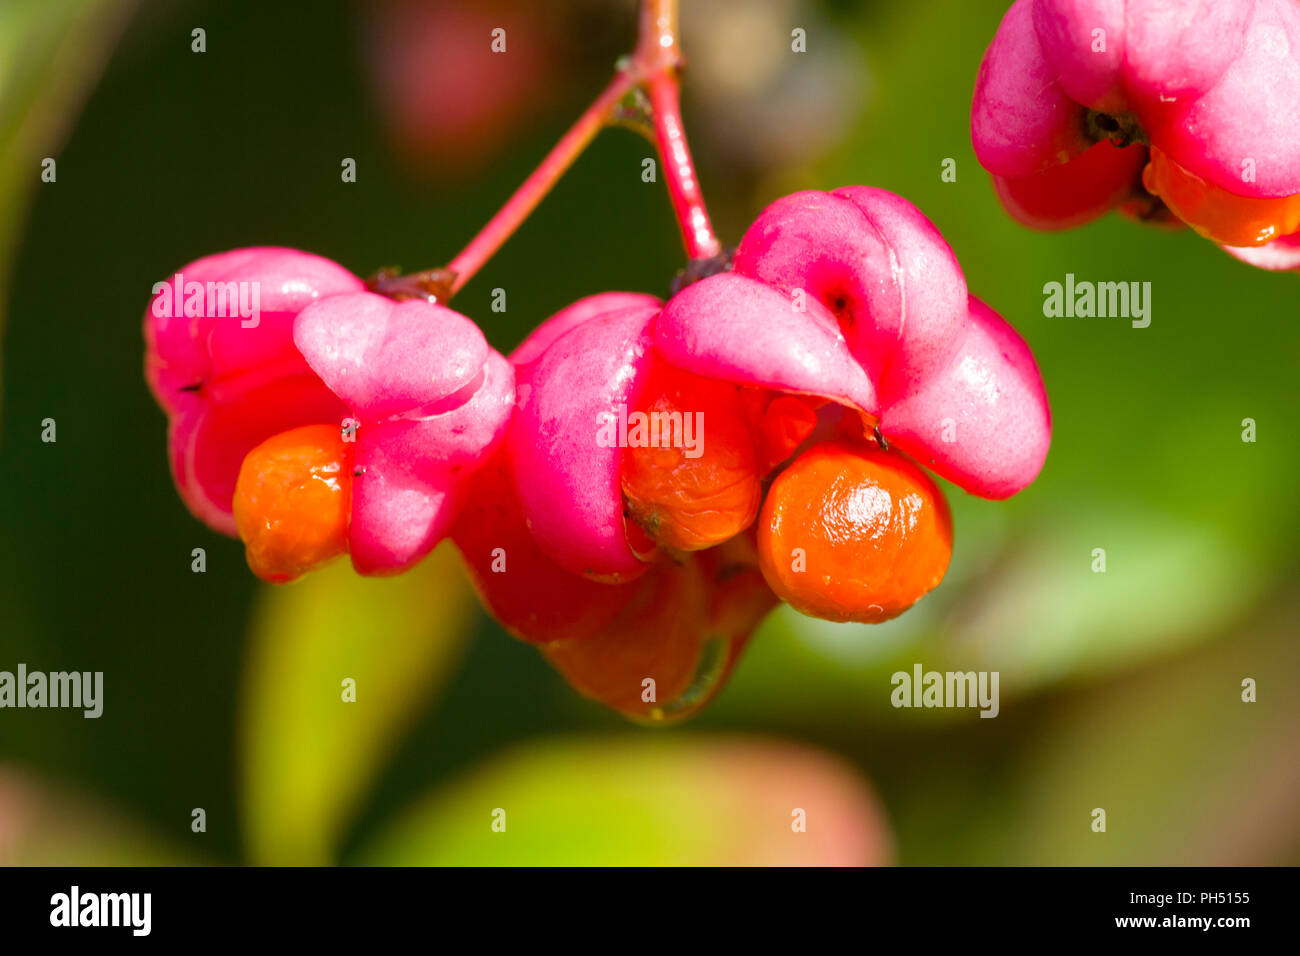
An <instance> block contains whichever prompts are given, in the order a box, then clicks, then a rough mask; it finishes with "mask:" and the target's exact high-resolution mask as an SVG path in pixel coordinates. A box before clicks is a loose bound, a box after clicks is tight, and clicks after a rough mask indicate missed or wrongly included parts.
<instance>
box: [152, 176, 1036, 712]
mask: <svg viewBox="0 0 1300 956" xmlns="http://www.w3.org/2000/svg"><path fill="white" fill-rule="evenodd" d="M731 266H732V268H731V269H729V270H728V269H726V268H725V267H722V266H720V267H719V269H720V270H721V271H718V272H717V273H716V274H712V275H708V276H707V277H705V278H700V279H698V280H696V281H693V282H690V283H689V284H687V285H686V286H685V287H684V288H682V289H680V290H679V291H678V292H677V293H676V294H675V295H673V296H672V297H671V298H670V299H669V300H668V301H667V302H666V303H664V302H660V301H659V300H658V299H656V298H653V297H651V296H647V295H639V294H631V293H606V294H601V295H595V296H591V297H589V298H586V299H583V300H581V301H579V302H577V303H575V304H574V305H572V306H570V307H568V308H566V309H564V310H562V311H561V312H559V313H558V314H556V315H554V316H552V317H551V318H550V319H548V320H547V321H546V322H544V323H543V324H542V325H541V326H539V327H538V328H537V329H536V330H535V331H534V332H533V333H532V334H531V335H530V336H529V337H528V338H527V339H526V340H525V341H524V342H523V343H522V344H521V345H520V346H519V348H518V349H516V350H515V352H514V353H513V354H512V355H511V356H510V358H509V360H507V359H505V358H503V357H502V356H501V355H500V354H499V353H497V352H496V351H494V350H492V349H491V348H490V347H489V346H488V344H487V342H486V341H485V339H484V337H483V335H482V334H481V333H480V332H479V330H478V329H477V328H476V327H475V325H474V324H473V323H472V322H471V321H470V320H469V319H467V318H465V317H464V316H462V315H460V314H458V313H456V312H454V311H452V310H451V309H449V308H446V307H445V306H441V305H436V304H432V303H431V302H429V301H423V300H418V299H417V300H411V299H407V300H403V301H397V300H395V299H394V298H391V297H389V296H387V295H384V294H380V293H378V292H375V291H367V288H366V286H365V284H364V283H363V282H362V281H361V280H360V279H358V278H356V277H355V276H353V275H351V274H350V273H348V272H347V271H346V270H344V269H343V268H342V267H340V266H337V265H335V264H333V263H331V262H328V261H326V260H323V259H321V258H319V257H316V256H313V255H309V254H306V253H302V252H295V251H291V250H283V249H249V250H240V251H236V252H231V253H226V254H223V255H217V256H211V257H208V258H206V259H202V260H199V261H198V262H196V263H193V264H191V265H189V266H186V267H185V268H184V269H183V270H182V272H183V274H184V276H185V277H186V279H187V280H193V281H196V282H203V281H214V282H257V283H259V285H260V288H261V289H262V293H261V301H262V303H263V307H262V314H261V316H260V320H259V322H258V323H257V325H256V327H253V328H248V327H245V326H243V325H242V324H241V323H240V321H239V319H238V318H234V319H230V318H223V317H219V316H209V315H207V314H205V312H206V310H205V309H204V308H203V306H201V305H197V304H196V308H194V309H192V310H190V312H191V313H192V314H186V315H182V316H180V317H169V316H168V315H166V314H163V315H159V314H158V313H159V311H163V312H164V313H165V311H166V310H157V309H154V308H152V307H151V308H150V309H149V311H148V312H147V313H146V317H145V335H146V341H147V345H148V359H147V364H146V368H147V377H148V380H149V382H150V384H151V386H152V388H153V390H154V393H155V395H156V396H157V398H158V401H159V402H160V404H161V405H162V406H163V408H164V409H165V410H166V411H167V413H168V416H169V418H170V445H171V460H172V467H173V471H174V474H175V477H176V483H177V486H178V488H179V489H180V492H181V495H182V497H183V498H184V500H185V501H186V503H187V504H188V505H189V506H190V508H191V510H193V511H194V513H195V514H196V515H197V516H198V517H200V518H201V519H203V520H204V521H206V522H207V523H208V524H209V525H210V526H212V527H213V528H215V529H216V530H218V531H222V532H225V533H228V534H230V533H237V534H238V535H239V537H240V538H242V539H243V541H244V543H245V546H246V549H247V555H248V561H249V565H250V567H251V568H252V569H253V571H254V572H255V573H256V574H258V575H259V576H260V577H263V578H265V579H267V580H270V581H276V582H284V581H289V580H292V579H293V578H295V577H297V576H299V575H301V574H302V573H304V572H306V571H309V570H311V569H313V568H316V567H318V566H320V565H321V564H323V563H325V562H327V561H330V560H332V559H334V558H336V557H338V556H339V555H342V554H344V553H347V554H350V555H351V560H352V562H353V564H354V566H355V567H356V569H357V570H358V571H359V572H361V573H363V574H390V573H396V572H400V571H402V570H404V569H406V568H408V567H410V566H411V565H412V564H413V563H415V562H416V561H418V560H419V559H420V558H422V557H423V556H424V555H426V554H427V553H428V552H429V551H430V550H431V549H432V548H433V547H434V546H435V545H436V544H437V543H438V541H440V540H442V539H443V538H445V537H450V538H451V539H452V540H453V541H454V542H455V543H456V545H457V547H458V548H459V549H460V551H461V553H462V556H463V557H464V559H465V563H466V564H467V566H468V568H469V569H470V572H471V577H472V579H473V580H474V583H475V585H476V588H477V590H478V592H479V594H480V596H481V597H482V599H483V601H484V603H485V604H486V605H487V606H488V608H489V609H490V610H491V612H492V613H493V614H494V615H495V616H496V617H497V618H498V620H500V621H501V623H502V624H503V625H504V626H505V627H506V628H507V629H508V630H509V631H510V632H511V633H513V634H515V635H516V636H518V637H520V638H522V639H524V640H527V641H530V642H534V643H536V644H537V645H538V646H539V647H540V648H541V650H542V653H543V654H544V655H545V656H546V657H547V659H548V660H549V661H550V662H551V663H552V664H553V665H554V666H555V667H556V668H557V669H558V670H560V671H561V672H562V673H563V674H564V675H565V676H566V678H567V679H568V680H569V681H570V682H571V683H572V684H573V685H574V686H575V687H576V688H578V689H579V690H580V691H582V692H583V693H586V694H588V695H589V696H592V697H595V698H597V699H599V700H601V701H603V702H605V703H606V704H608V705H609V706H611V707H614V708H616V709H618V710H620V711H622V712H624V713H627V714H630V715H633V716H639V717H644V718H647V719H663V718H668V717H675V716H681V715H684V714H687V713H690V712H691V711H693V710H694V709H696V708H698V707H699V706H700V705H702V704H703V703H704V702H705V701H706V700H707V699H708V698H709V697H710V696H711V694H712V693H714V692H715V691H716V690H717V689H718V688H719V687H720V686H721V683H722V681H723V679H724V678H725V676H726V675H727V673H728V672H729V671H730V669H731V667H732V665H733V664H734V662H735V660H736V658H737V656H738V655H739V653H740V651H741V649H742V648H743V646H744V644H745V642H746V640H747V639H748V637H749V635H750V634H751V633H752V631H753V630H754V628H755V627H756V626H757V624H758V623H759V622H760V621H761V619H762V618H763V616H764V615H765V614H766V613H767V612H768V611H769V610H770V609H771V608H772V607H773V606H775V605H776V603H777V602H778V601H786V602H788V603H789V604H791V605H792V606H793V607H795V608H796V609H798V610H800V611H802V612H804V613H806V614H811V615H815V616H818V617H822V618H826V619H829V620H836V621H861V622H878V621H883V620H887V619H889V618H891V617H894V616H896V615H898V614H900V613H902V612H903V611H904V610H906V609H907V608H908V607H910V606H911V605H912V604H913V603H915V602H916V601H917V600H918V599H919V598H920V597H921V596H923V595H924V594H925V593H926V592H928V591H929V590H931V589H932V588H933V587H935V586H936V585H937V584H938V583H939V581H940V580H941V579H942V577H943V575H944V572H945V570H946V568H947V565H948V559H949V555H950V552H951V548H952V527H951V519H950V516H949V512H948V506H947V504H946V502H945V500H944V497H943V494H942V492H941V491H940V490H939V488H938V487H937V486H936V485H935V483H934V481H933V480H932V479H931V478H930V477H929V476H928V475H927V474H926V472H925V471H924V470H923V469H922V467H921V466H925V467H926V468H929V469H931V470H933V471H934V472H936V473H937V474H939V475H941V476H942V477H944V478H946V479H948V480H950V481H952V482H954V483H955V484H957V485H959V486H960V487H962V488H964V489H965V490H967V491H969V492H972V493H973V494H977V495H980V496H983V497H987V498H1003V497H1006V496H1008V495H1011V494H1014V493H1015V492H1017V491H1019V490H1020V489H1022V488H1024V487H1025V486H1026V485H1027V484H1029V482H1031V481H1032V480H1033V479H1034V477H1035V476H1036V475H1037V474H1038V471H1039V469H1040V468H1041V467H1042V464H1043V461H1044V458H1045V456H1046V454H1047V447H1048V443H1049V440H1050V420H1049V414H1048V409H1047V400H1046V396H1045V393H1044V390H1043V385H1042V381H1041V378H1040V376H1039V373H1038V369H1037V367H1036V365H1035V363H1034V360H1033V357H1032V355H1031V354H1030V352H1029V349H1028V347H1027V346H1026V345H1025V343H1024V342H1023V340H1022V339H1021V338H1020V337H1019V336H1018V335H1017V334H1016V332H1015V331H1014V330H1013V329H1012V328H1011V327H1010V326H1009V325H1008V324H1007V323H1006V322H1005V321H1003V320H1002V319H1001V318H1000V317H999V316H998V315H997V314H996V313H995V312H993V311H992V310H991V309H990V308H988V306H986V305H984V304H983V303H982V302H980V301H978V300H977V299H975V298H973V297H972V296H970V295H969V294H968V292H967V290H966V283H965V279H964V277H963V275H962V271H961V269H960V267H959V266H958V264H957V261H956V258H955V257H954V255H953V253H952V251H951V249H950V248H949V247H948V245H947V244H946V243H945V242H944V240H943V238H942V237H941V236H940V235H939V233H938V231H937V230H936V229H935V228H934V226H933V225H932V224H931V223H930V222H929V221H928V220H926V219H925V217H924V216H923V215H922V214H921V213H920V212H919V211H918V210H917V209H916V208H915V207H913V206H912V205H911V204H910V203H908V202H906V201H905V200H903V199H900V198H899V197H897V196H895V195H893V194H891V193H888V192H885V191H883V190H879V189H870V188H866V187H850V188H847V189H841V190H836V191H835V192H832V193H821V192H803V193H796V194H794V195H791V196H787V197H785V198H783V199H780V200H778V201H777V202H775V203H773V204H772V205H771V206H769V207H768V208H767V210H765V211H764V212H763V213H762V214H761V215H760V216H759V218H758V219H757V220H756V221H755V222H754V224H753V225H752V226H751V227H750V229H749V230H748V231H747V232H746V234H745V236H744V238H743V239H742V241H741V243H740V244H739V246H738V248H737V250H736V252H735V254H734V261H733V262H732V263H731ZM706 271H707V270H706ZM629 416H631V417H634V418H637V417H638V416H639V419H638V421H639V422H640V423H644V422H647V421H649V422H654V423H656V424H662V425H663V427H664V434H663V435H661V436H660V437H661V438H664V439H665V440H662V441H657V440H649V441H647V440H644V439H645V436H644V435H642V436H641V437H640V440H634V439H630V438H629V436H628V435H627V427H626V426H627V422H628V419H629ZM694 423H698V425H697V426H696V432H695V434H694V436H693V437H694V441H693V442H689V443H688V442H685V441H682V440H680V439H681V438H682V437H683V434H684V433H685V432H686V430H687V429H689V428H690V427H692V425H693V424H694ZM616 424H617V425H618V427H615V426H616ZM612 434H617V435H618V440H615V441H610V440H607V439H608V437H609V436H610V435H612ZM665 436H666V437H665ZM674 436H675V437H674Z"/></svg>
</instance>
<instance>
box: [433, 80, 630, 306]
mask: <svg viewBox="0 0 1300 956" xmlns="http://www.w3.org/2000/svg"><path fill="white" fill-rule="evenodd" d="M635 86H636V78H635V76H634V75H633V74H632V71H631V70H628V69H622V70H619V71H618V72H617V73H616V74H614V78H613V80H611V81H610V83H609V85H608V86H607V87H605V89H604V91H602V92H601V94H600V96H598V97H596V100H595V102H593V103H592V104H591V105H590V106H589V107H587V109H586V111H585V112H584V113H583V114H582V115H581V116H580V117H578V121H577V122H576V123H574V124H573V126H571V127H570V128H569V131H568V132H567V133H565V134H564V136H563V137H561V138H560V141H559V142H558V143H556V144H555V146H554V147H553V148H552V149H551V151H550V152H549V153H547V154H546V158H545V159H543V160H542V162H541V165H539V166H538V167H537V168H536V169H535V170H533V172H532V174H531V175H530V176H529V177H528V178H527V179H525V180H524V181H523V184H522V185H521V186H520V187H519V188H518V189H517V190H515V194H514V195H513V196H511V197H510V198H509V199H508V200H507V201H506V204H505V205H504V206H502V207H501V209H500V211H498V212H497V214H496V215H495V216H493V217H492V218H491V219H490V220H488V223H487V225H485V226H484V227H483V228H482V229H481V230H479V233H478V235H476V236H475V237H474V238H473V239H471V240H470V243H469V245H467V246H466V247H465V248H464V249H463V250H462V251H461V253H460V255H458V256H456V258H455V259H452V260H451V262H449V263H447V268H448V270H450V271H451V272H454V273H455V274H456V275H455V278H454V279H453V281H452V284H451V293H452V294H453V295H454V294H455V293H457V292H459V291H460V290H461V288H462V287H463V286H464V285H465V283H467V282H468V281H469V280H470V279H471V278H472V277H473V276H474V274H475V273H476V272H478V270H479V269H481V268H482V267H483V265H484V263H486V262H487V261H488V260H489V259H491V258H492V256H493V255H494V254H495V253H496V251H497V250H498V249H500V248H501V246H502V245H504V243H505V241H506V240H507V239H509V238H510V237H511V236H512V235H513V234H514V232H515V230H516V229H518V228H519V227H520V225H522V224H523V221H524V220H525V219H527V218H528V217H529V215H530V214H531V213H532V211H533V210H534V209H536V208H537V205H538V203H540V202H541V201H542V200H543V199H544V198H545V197H546V194H547V193H549V192H550V191H551V189H552V187H554V186H555V184H556V183H557V182H559V180H560V177H561V176H563V175H564V174H565V172H567V171H568V169H569V167H570V166H572V165H573V163H574V161H576V160H577V158H578V157H579V156H581V155H582V151H583V150H584V149H586V148H587V146H588V144H590V143H591V141H592V140H593V139H595V138H596V134H597V133H599V132H600V131H601V129H602V128H603V127H604V126H605V123H606V122H607V121H608V120H609V117H610V114H611V113H612V112H613V111H614V108H615V107H616V106H618V104H619V101H620V100H622V99H623V97H624V96H626V95H627V93H628V92H629V91H630V90H632V89H633V88H634V87H635Z"/></svg>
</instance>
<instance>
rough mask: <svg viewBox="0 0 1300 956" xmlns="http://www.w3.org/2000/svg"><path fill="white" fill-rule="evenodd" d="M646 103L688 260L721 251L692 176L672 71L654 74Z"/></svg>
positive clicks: (697, 184) (691, 164) (693, 172)
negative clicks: (648, 102) (651, 112)
mask: <svg viewBox="0 0 1300 956" xmlns="http://www.w3.org/2000/svg"><path fill="white" fill-rule="evenodd" d="M648 92H649V95H650V106H651V108H652V109H653V110H654V119H655V141H656V142H657V143H658V145H659V153H660V155H661V156H662V157H663V163H664V177H665V179H667V181H668V182H667V185H668V196H669V198H670V199H671V200H672V203H673V213H674V215H675V216H676V217H677V225H678V226H679V227H680V228H681V230H682V244H683V245H684V246H685V247H686V255H687V256H688V257H689V258H691V259H708V258H710V257H712V256H716V255H717V254H718V253H720V252H721V251H722V244H721V243H720V242H718V237H717V236H715V235H714V234H713V225H712V224H711V223H710V222H709V211H708V210H707V209H706V208H705V207H704V196H703V194H701V192H700V181H699V179H698V177H696V175H695V164H694V162H692V160H691V151H690V148H689V147H688V146H687V145H686V132H685V130H684V129H683V128H682V114H681V106H680V100H679V93H678V84H677V76H676V74H675V73H674V72H671V71H664V72H661V73H656V74H655V75H654V76H652V77H651V78H650V83H649V90H648Z"/></svg>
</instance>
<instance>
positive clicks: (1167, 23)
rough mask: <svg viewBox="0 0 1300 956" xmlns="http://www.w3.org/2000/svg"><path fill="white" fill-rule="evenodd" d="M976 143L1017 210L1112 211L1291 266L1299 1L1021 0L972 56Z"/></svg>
mask: <svg viewBox="0 0 1300 956" xmlns="http://www.w3.org/2000/svg"><path fill="white" fill-rule="evenodd" d="M971 133H972V138H973V141H974V145H975V154H976V156H977V157H978V159H979V161H980V163H981V164H982V165H983V166H984V168H985V169H987V170H988V171H989V172H990V173H991V174H992V175H993V179H994V184H995V186H996V189H997V192H998V195H999V196H1000V197H1001V199H1002V202H1003V205H1004V206H1005V207H1006V209H1007V211H1008V212H1010V213H1011V215H1012V216H1014V217H1015V218H1016V219H1017V220H1019V221H1020V222H1022V223H1024V224H1026V225H1029V226H1032V227H1035V228H1040V229H1065V228H1070V227H1072V226H1076V225H1079V224H1081V223H1084V222H1087V221H1089V220H1091V219H1093V218H1095V217H1097V216H1100V215H1102V214H1103V213H1105V212H1107V211H1109V210H1111V209H1119V210H1120V211H1121V212H1123V213H1125V214H1127V215H1130V216H1132V217H1134V218H1137V219H1141V220H1146V221H1155V222H1159V223H1164V224H1169V225H1178V224H1180V223H1185V224H1187V225H1188V226H1191V227H1192V228H1193V229H1194V230H1196V232H1198V233H1200V234H1201V235H1203V236H1205V237H1207V238H1209V239H1211V240H1213V241H1214V242H1216V243H1219V244H1220V245H1222V246H1223V247H1224V248H1225V249H1226V250H1227V251H1228V252H1230V253H1231V254H1233V255H1235V256H1237V257H1238V258H1240V259H1242V260H1244V261H1246V262H1249V263H1251V264H1253V265H1257V266H1260V267H1261V268H1267V269H1292V268H1300V4H1298V3H1296V2H1295V0H1215V2H1214V3H1206V2H1203V0H1016V2H1015V3H1014V4H1013V5H1012V6H1011V9H1010V10H1009V11H1008V12H1007V14H1006V16H1005V18H1004V19H1003V21H1002V24H1001V26H1000V27H999V28H998V31H997V35H996V36H995V37H994V38H993V42H992V44H991V45H990V46H989V49H988V52H987V53H986V54H985V56H984V62H983V64H982V65H981V67H980V71H979V78H978V80H977V83H976V87H975V97H974V104H973V106H972V110H971Z"/></svg>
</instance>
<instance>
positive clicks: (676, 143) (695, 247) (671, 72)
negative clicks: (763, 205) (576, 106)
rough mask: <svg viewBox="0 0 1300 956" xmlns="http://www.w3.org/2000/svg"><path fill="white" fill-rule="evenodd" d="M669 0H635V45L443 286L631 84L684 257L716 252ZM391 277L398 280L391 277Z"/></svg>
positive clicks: (485, 253)
mask: <svg viewBox="0 0 1300 956" xmlns="http://www.w3.org/2000/svg"><path fill="white" fill-rule="evenodd" d="M680 60H681V54H680V51H679V49H678V45H677V0H642V5H641V16H640V22H639V30H638V36H637V45H636V51H635V52H634V53H633V54H632V56H631V58H630V59H629V62H628V63H626V64H625V65H623V66H621V67H620V68H619V70H618V72H617V73H615V74H614V78H613V79H612V80H611V81H610V83H609V85H608V86H607V87H605V89H604V91H603V92H602V93H601V94H600V96H598V97H596V100H595V102H593V103H592V104H591V106H589V107H587V109H586V111H585V112H584V113H583V114H582V115H581V116H580V117H578V121H577V122H576V123H574V124H573V126H572V127H571V128H570V129H569V131H568V132H567V133H565V134H564V136H563V137H562V138H561V139H560V141H559V142H558V143H556V144H555V146H554V148H553V149H552V150H551V151H550V152H549V153H547V154H546V158H545V159H543V160H542V163H541V165H540V166H538V167H537V169H535V170H534V171H533V172H532V174H531V175H530V176H529V177H528V178H527V179H526V180H524V182H523V184H522V185H521V186H520V187H519V188H518V189H517V190H515V193H514V195H513V196H511V197H510V199H509V200H507V201H506V204H505V205H504V206H502V207H501V209H500V211H499V212H497V214H496V215H495V216H493V217H492V218H491V219H490V220H489V221H488V223H487V225H485V226H484V227H483V228H482V229H481V230H479V233H478V235H476V236H475V237H474V238H473V239H471V240H470V243H469V245H467V246H466V247H465V248H464V249H463V250H462V251H461V253H460V254H459V255H458V256H456V258H454V259H452V260H451V262H449V263H448V264H447V272H449V273H451V275H450V283H449V285H448V286H447V290H448V292H447V294H446V295H445V296H442V297H439V298H442V299H445V298H450V297H451V296H452V295H454V294H455V293H457V292H459V291H460V290H461V289H462V288H463V287H464V286H465V284H466V283H467V282H469V280H470V279H471V278H473V277H474V274H475V273H477V272H478V271H479V269H481V268H482V267H483V265H484V264H485V263H486V262H487V261H488V260H489V259H490V258H492V256H493V255H494V254H495V253H496V252H497V250H498V249H500V248H501V246H502V245H503V244H504V243H505V241H506V240H507V239H509V238H510V236H511V235H513V234H514V232H515V230H516V229H518V228H519V226H520V225H521V224H522V223H523V221H524V220H525V219H527V218H528V216H529V215H530V214H531V213H532V211H533V210H534V209H536V208H537V206H538V204H539V203H540V202H541V201H542V199H543V198H545V196H546V194H547V193H549V192H550V191H551V189H552V187H554V186H555V184H556V183H557V182H558V181H559V179H560V177H561V176H563V175H564V173H565V172H566V171H567V170H568V169H569V167H570V166H572V165H573V163H574V161H576V160H577V158H578V157H579V156H580V155H582V152H583V150H585V149H586V148H587V146H588V145H589V144H590V143H591V141H592V140H593V139H595V137H596V134H597V133H598V132H600V130H601V129H602V128H603V127H604V126H606V125H607V124H608V123H609V121H610V118H611V116H612V115H613V113H614V110H615V109H616V108H617V107H618V105H619V103H620V101H621V100H622V99H623V97H624V96H626V95H627V94H628V93H630V92H631V91H632V90H634V89H637V88H639V87H640V88H645V89H646V92H647V94H648V96H649V99H650V105H651V108H652V110H653V113H654V129H655V143H656V145H657V146H658V149H659V155H660V158H661V160H662V162H663V165H664V178H665V179H666V180H667V186H668V195H669V198H670V199H671V200H672V204H673V213H674V215H675V216H676V218H677V224H678V226H679V227H680V228H681V231H682V243H683V245H684V246H685V248H686V254H687V256H688V257H690V258H691V259H704V258H709V257H711V256H715V255H717V254H718V253H719V252H720V251H721V249H722V246H721V244H720V243H719V242H718V239H717V237H716V236H715V235H714V234H713V227H712V225H710V223H709V213H708V210H707V209H705V207H704V197H703V196H702V194H701V192H700V184H699V179H698V178H697V177H696V175H695V165H694V163H693V162H692V160H691V151H690V149H689V148H688V147H687V145H686V132H685V130H684V129H683V127H682V115H681V103H680V88H679V84H678V80H677V67H678V65H679V63H680ZM397 281H398V282H399V283H400V282H401V280H400V279H399V280H397Z"/></svg>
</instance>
